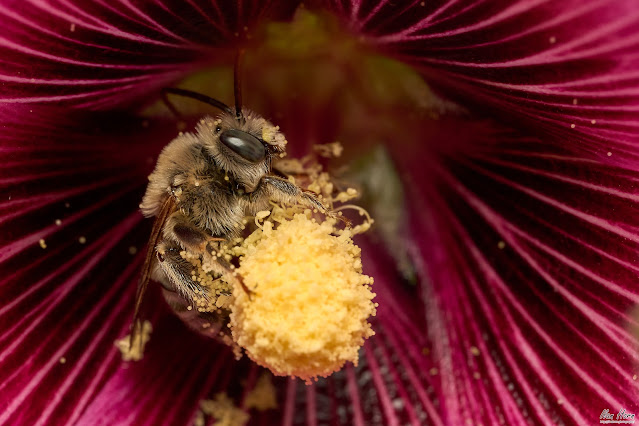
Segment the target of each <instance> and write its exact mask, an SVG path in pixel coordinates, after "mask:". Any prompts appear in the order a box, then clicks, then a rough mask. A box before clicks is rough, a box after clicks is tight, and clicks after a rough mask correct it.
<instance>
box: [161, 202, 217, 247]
mask: <svg viewBox="0 0 639 426" xmlns="http://www.w3.org/2000/svg"><path fill="white" fill-rule="evenodd" d="M164 238H166V239H167V240H170V241H176V242H178V243H179V244H180V245H181V246H182V247H184V249H186V250H188V251H190V252H193V253H202V252H204V251H206V248H207V245H208V244H209V243H214V242H218V241H226V239H224V238H217V237H213V236H211V235H209V234H208V233H207V232H206V231H204V230H202V229H200V228H198V227H197V226H195V225H193V223H192V222H191V221H190V220H189V219H188V218H187V217H186V215H184V214H183V213H181V212H179V211H177V212H175V213H173V214H172V215H171V216H170V217H169V219H168V220H167V222H166V225H165V226H164Z"/></svg>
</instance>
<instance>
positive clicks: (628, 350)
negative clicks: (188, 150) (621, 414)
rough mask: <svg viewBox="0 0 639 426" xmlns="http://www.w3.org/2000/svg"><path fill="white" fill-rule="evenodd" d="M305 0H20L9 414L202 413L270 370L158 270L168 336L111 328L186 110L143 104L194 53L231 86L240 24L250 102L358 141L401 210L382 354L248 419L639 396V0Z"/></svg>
mask: <svg viewBox="0 0 639 426" xmlns="http://www.w3.org/2000/svg"><path fill="white" fill-rule="evenodd" d="M307 7H308V8H309V9H311V10H312V11H313V12H312V14H303V13H302V12H299V11H298V12H297V15H295V16H297V18H293V16H294V15H293V13H294V12H295V10H296V9H297V5H296V4H295V3H294V2H291V3H288V4H287V5H286V6H285V7H284V6H281V5H279V4H275V3H273V4H271V3H270V2H265V1H258V0H254V1H251V2H231V1H228V2H227V1H215V2H212V3H204V2H202V3H200V2H197V1H187V2H180V1H168V2H155V1H149V2H145V3H141V4H140V3H131V2H121V3H117V4H107V3H104V2H55V1H33V2H30V3H28V6H27V5H26V4H25V3H22V2H16V1H4V2H2V3H1V4H0V14H1V15H2V21H3V29H2V30H1V31H0V58H2V60H1V61H0V81H1V82H2V86H1V87H2V89H1V91H0V102H1V103H0V123H2V126H0V143H1V145H0V155H1V157H0V158H1V159H2V164H3V168H2V190H1V193H2V196H3V198H2V204H1V205H2V210H1V211H2V216H0V218H1V219H0V228H1V230H0V238H1V239H2V240H1V243H2V250H0V262H2V263H0V265H2V274H1V276H2V281H1V282H2V284H1V286H0V297H1V302H0V318H1V319H2V321H1V322H0V324H2V327H0V330H1V332H2V337H1V342H2V343H1V346H0V347H1V348H2V350H1V351H0V383H1V384H0V401H2V403H1V404H2V405H1V408H2V409H1V410H0V423H2V424H65V423H69V424H74V423H80V424H96V423H104V424H187V423H190V422H192V421H193V419H194V418H195V415H196V412H197V410H198V404H199V401H200V400H202V399H212V398H213V396H214V395H215V394H217V393H218V392H220V391H223V392H225V393H227V394H228V395H230V396H232V397H233V398H235V400H236V401H239V400H241V399H242V396H243V395H244V394H245V393H246V389H251V386H252V384H253V383H255V382H256V381H257V378H258V376H259V370H258V368H257V367H256V366H255V365H254V364H252V363H251V362H250V361H248V360H246V359H243V360H240V361H234V360H233V355H232V353H231V352H230V351H229V350H226V349H224V348H223V347H222V346H220V345H219V344H217V343H216V342H214V341H211V340H205V339H203V338H200V337H199V336H197V335H195V334H193V333H192V332H190V331H188V330H187V329H186V328H185V327H184V326H183V325H182V324H181V323H180V322H179V321H178V320H177V319H176V318H174V317H173V316H171V315H170V314H168V313H167V310H166V309H165V308H164V307H163V304H162V301H161V300H159V298H158V297H157V296H158V295H157V292H151V295H150V297H149V300H148V301H147V302H146V305H147V306H148V307H152V309H151V310H149V315H147V316H148V317H149V318H148V319H149V320H150V321H151V323H152V324H153V330H154V331H153V334H152V335H151V339H150V341H149V342H148V343H147V346H146V350H145V356H144V359H143V360H142V361H141V362H139V363H133V364H127V363H123V362H122V360H121V358H120V355H119V353H118V352H117V351H116V350H115V349H114V348H113V342H114V341H115V340H116V339H119V338H121V337H122V336H124V335H125V334H127V333H128V327H129V324H130V319H131V312H132V302H133V294H134V291H135V290H134V288H135V283H136V281H137V274H138V271H139V268H140V266H141V263H142V261H143V259H142V257H143V255H142V253H143V251H144V250H143V244H144V241H145V238H148V235H149V231H148V230H149V226H150V225H149V224H148V223H147V222H145V221H143V219H142V216H141V215H140V214H139V212H138V211H137V205H138V204H139V201H140V198H141V195H142V191H143V187H144V184H145V178H146V175H148V173H149V172H150V170H151V169H152V167H153V162H154V159H155V156H156V154H157V153H158V152H159V150H160V149H161V147H162V146H163V145H165V144H166V143H167V142H168V141H169V140H170V139H171V138H172V137H173V136H174V135H175V133H176V130H175V123H174V122H172V120H170V119H168V118H162V117H161V116H158V114H156V112H157V111H158V107H151V108H150V109H148V110H146V112H145V113H141V112H140V111H142V107H143V106H146V105H148V103H149V102H150V101H151V100H152V99H154V98H156V97H157V93H158V92H159V89H160V88H162V87H165V86H168V85H172V84H175V83H176V82H178V81H179V80H181V79H183V78H184V77H186V76H190V83H189V84H191V85H192V86H193V87H195V88H197V86H198V85H199V86H200V87H202V88H204V89H206V93H207V94H211V95H215V96H220V97H224V96H227V98H230V84H229V82H230V73H229V72H228V68H227V69H224V68H222V67H220V64H226V65H228V64H230V63H231V61H232V59H231V58H232V56H233V54H234V51H235V49H236V48H237V46H238V43H239V41H241V42H242V43H241V44H242V45H246V46H249V47H248V48H247V49H248V50H247V52H248V53H247V55H249V53H250V52H251V49H250V47H251V46H253V47H255V46H261V47H264V49H261V50H256V49H254V50H253V51H252V52H253V56H252V57H251V56H250V55H249V56H247V64H246V70H245V73H246V74H247V75H250V77H251V78H250V79H248V80H246V81H245V95H246V97H245V98H246V100H247V102H249V99H250V98H249V96H252V97H253V98H252V102H253V104H251V106H252V107H253V108H255V109H257V110H259V111H261V112H263V113H264V114H265V115H267V114H268V115H272V118H273V120H274V122H277V124H279V125H280V126H281V127H282V129H283V130H284V131H285V132H286V134H287V138H288V140H289V141H290V145H291V149H290V150H289V152H291V153H292V154H300V153H302V152H304V151H305V150H307V149H308V146H310V145H312V144H314V143H318V142H331V141H333V140H334V139H335V138H336V137H338V136H339V138H340V140H341V141H342V142H343V143H344V145H345V155H346V156H347V157H348V156H350V157H348V158H350V159H351V169H352V172H353V175H354V176H355V177H357V176H359V177H361V176H364V177H365V179H363V185H364V187H365V189H367V190H368V193H369V194H372V195H376V196H374V197H371V199H369V200H368V202H369V205H370V206H372V208H371V211H372V212H373V213H374V215H375V217H376V221H377V223H378V224H381V225H380V226H379V227H378V231H377V239H376V240H375V239H373V238H371V239H368V240H364V241H363V242H362V244H361V245H362V253H363V262H364V271H365V273H366V274H368V275H371V276H373V277H375V285H374V291H375V293H376V294H377V298H376V301H377V302H378V303H379V307H378V313H377V317H376V318H377V320H376V322H375V323H374V324H373V328H374V330H375V332H376V335H375V336H374V337H371V339H369V341H368V342H367V343H366V345H365V346H364V349H363V351H362V353H361V357H360V365H359V366H358V367H357V368H354V367H348V366H347V367H346V368H345V370H344V372H343V373H340V374H336V375H334V376H332V377H331V378H329V379H326V380H322V381H320V382H318V383H317V384H315V385H313V386H309V387H305V386H304V385H303V384H302V383H301V382H295V381H286V380H281V381H277V380H276V381H275V384H276V386H277V397H278V398H277V399H278V402H279V407H280V408H279V409H278V410H279V411H264V412H262V413H253V412H251V415H252V419H254V420H256V421H257V422H260V421H262V422H264V423H268V422H269V421H270V420H272V419H273V418H277V421H278V422H279V419H280V418H281V417H283V418H284V423H287V424H290V423H292V422H295V423H304V422H308V423H316V422H325V421H326V422H327V421H329V420H334V421H336V422H340V423H348V424H351V423H352V424H397V423H413V424H423V423H426V424H463V423H465V422H469V423H473V424H475V423H483V424H492V423H505V424H522V423H526V422H527V423H543V424H549V423H571V424H572V423H590V422H596V419H597V418H599V416H600V414H601V413H602V412H603V411H604V410H610V411H611V412H617V410H619V409H620V408H623V409H625V410H627V411H628V412H636V411H637V409H638V408H639V405H638V404H637V402H636V401H637V400H639V399H638V390H639V385H638V384H637V383H638V381H637V375H638V374H639V373H638V372H637V359H638V355H637V353H638V352H637V349H638V345H637V342H638V336H639V331H638V328H637V322H638V318H639V317H638V314H637V310H636V305H637V303H638V302H639V291H638V290H637V288H638V287H637V284H636V283H637V260H636V257H637V254H636V253H637V248H638V245H637V243H638V241H639V235H638V234H639V233H638V229H639V224H638V223H637V219H636V218H637V217H638V215H637V214H636V212H637V207H638V206H639V203H638V200H639V199H638V192H637V187H636V185H637V183H636V182H637V181H638V178H639V175H638V173H637V168H638V163H637V153H638V151H637V146H638V143H639V131H638V129H637V123H639V107H638V106H639V92H638V91H637V90H636V86H637V81H638V76H639V59H638V56H637V54H636V52H637V51H638V48H639V33H638V31H637V28H639V26H638V25H637V24H638V21H639V12H638V11H637V10H636V5H635V2H633V1H631V0H581V1H577V0H566V1H563V2H552V1H547V0H513V1H511V2H504V1H498V0H486V1H478V0H440V1H419V0H416V1H411V2H404V3H401V2H393V1H388V0H380V1H359V2H355V1H352V2H351V1H343V0H342V1H334V2H332V1H319V0H318V1H314V2H312V4H309V5H308V6H307ZM300 13H302V15H300ZM300 16H301V17H300ZM326 16H332V17H334V18H328V17H326ZM332 19H334V21H333V20H332ZM291 20H292V21H291ZM287 21H288V22H292V23H290V24H271V25H267V23H268V22H287ZM264 25H267V26H266V27H265V26H264ZM308 28H311V29H312V31H307V29H308ZM318 28H319V30H318ZM322 28H324V30H322ZM260 43H267V44H260ZM268 43H270V44H268ZM317 46H324V47H326V46H330V48H324V49H323V50H317V49H315V48H316V47H317ZM305 55H306V56H305ZM379 55H384V57H380V56H379ZM296 57H297V58H300V57H302V58H304V61H302V63H296V62H295V58H296ZM389 58H392V60H393V61H399V62H401V64H399V63H398V62H393V61H390V60H389ZM293 65H294V66H293ZM211 67H213V68H214V69H213V70H211ZM198 70H204V71H203V74H195V73H196V71H198ZM257 70H259V72H257ZM275 77H279V78H275ZM283 77H285V78H283ZM267 80H268V81H267ZM344 81H346V82H348V85H344V84H343V82H344ZM424 81H425V82H426V83H428V86H426V85H425V84H424V83H423V82H424ZM311 83H312V84H311ZM296 85H297V86H296ZM292 87H293V88H296V90H291V88H292ZM345 87H346V88H348V89H352V90H349V91H346V90H345ZM380 88H381V89H380ZM212 89H215V90H216V91H214V90H212ZM218 93H219V95H218ZM434 93H436V94H434ZM440 99H445V100H446V101H441V100H440ZM337 106H339V109H338V108H337ZM364 136H365V137H364ZM376 146H378V147H379V146H384V147H385V148H376V149H373V148H374V147H376ZM364 153H367V155H366V156H365V155H363V154H364ZM371 170H376V172H375V173H371ZM400 182H401V185H400ZM398 206H399V207H401V208H398ZM403 206H405V208H403ZM384 248H388V250H385V249H384ZM398 265H399V266H398ZM216 400H219V401H222V400H225V399H224V398H216Z"/></svg>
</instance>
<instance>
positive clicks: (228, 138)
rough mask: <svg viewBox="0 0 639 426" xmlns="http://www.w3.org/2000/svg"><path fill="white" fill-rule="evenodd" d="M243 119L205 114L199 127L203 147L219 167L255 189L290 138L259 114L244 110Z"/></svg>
mask: <svg viewBox="0 0 639 426" xmlns="http://www.w3.org/2000/svg"><path fill="white" fill-rule="evenodd" d="M242 113H243V114H242V115H243V120H238V118H237V117H236V116H235V115H232V114H228V113H223V114H221V115H220V116H219V117H218V118H212V117H205V118H204V119H202V120H201V121H200V123H199V124H198V126H197V130H198V135H199V136H200V140H201V141H202V142H203V145H204V146H203V148H204V149H205V150H206V152H207V154H208V155H209V156H210V157H212V158H213V159H214V161H215V163H216V165H217V166H219V167H220V168H222V169H224V170H225V171H227V172H228V173H230V174H232V175H233V176H234V177H235V178H236V180H238V181H239V182H241V183H243V184H244V186H245V188H246V190H247V191H248V192H251V191H253V190H254V189H255V187H256V186H257V183H258V182H259V180H260V179H261V178H262V177H263V176H264V175H265V174H267V173H268V172H270V168H271V160H272V159H273V157H274V156H278V155H280V154H281V153H283V152H284V151H285V146H286V139H285V138H284V135H283V134H282V133H281V132H280V131H279V128H278V127H276V126H273V125H272V124H271V123H269V122H268V121H267V120H265V119H264V118H262V117H260V116H259V115H257V114H255V113H253V112H251V111H248V110H246V109H245V110H243V111H242Z"/></svg>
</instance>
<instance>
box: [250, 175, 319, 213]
mask: <svg viewBox="0 0 639 426" xmlns="http://www.w3.org/2000/svg"><path fill="white" fill-rule="evenodd" d="M257 191H266V194H267V195H268V197H269V198H271V199H272V200H275V201H278V202H284V203H287V204H295V203H302V204H304V205H306V206H308V207H310V208H313V209H317V210H319V211H321V212H322V213H327V214H329V213H330V212H329V210H328V209H327V208H326V206H324V204H323V203H322V202H321V201H320V200H319V199H318V198H317V194H315V193H314V192H312V191H307V190H304V189H302V188H300V187H299V186H297V185H295V184H294V183H293V182H291V181H289V180H287V179H283V178H280V177H277V176H264V177H263V178H262V180H261V181H260V185H259V187H258V189H257V190H256V191H255V192H257ZM257 195H259V194H256V196H257ZM256 196H253V197H254V198H255V197H256Z"/></svg>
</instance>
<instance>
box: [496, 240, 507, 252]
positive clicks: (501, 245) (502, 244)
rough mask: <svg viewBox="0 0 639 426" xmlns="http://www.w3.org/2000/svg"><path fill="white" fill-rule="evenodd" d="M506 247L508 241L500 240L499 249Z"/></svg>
mask: <svg viewBox="0 0 639 426" xmlns="http://www.w3.org/2000/svg"><path fill="white" fill-rule="evenodd" d="M504 247H506V243H505V242H503V241H500V242H498V243H497V248H498V249H499V250H502V249H503V248H504Z"/></svg>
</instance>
